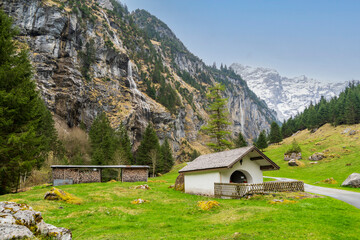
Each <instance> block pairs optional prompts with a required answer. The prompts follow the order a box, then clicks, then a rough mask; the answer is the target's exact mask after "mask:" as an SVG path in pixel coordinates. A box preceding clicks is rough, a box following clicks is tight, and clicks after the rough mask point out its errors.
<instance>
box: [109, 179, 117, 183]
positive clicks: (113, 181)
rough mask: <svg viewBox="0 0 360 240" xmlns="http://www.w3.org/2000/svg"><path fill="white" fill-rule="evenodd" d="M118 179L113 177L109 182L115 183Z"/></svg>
mask: <svg viewBox="0 0 360 240" xmlns="http://www.w3.org/2000/svg"><path fill="white" fill-rule="evenodd" d="M115 182H116V180H115V179H111V180H110V181H108V183H115Z"/></svg>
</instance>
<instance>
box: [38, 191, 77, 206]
mask: <svg viewBox="0 0 360 240" xmlns="http://www.w3.org/2000/svg"><path fill="white" fill-rule="evenodd" d="M44 199H45V200H59V201H64V202H67V203H71V204H81V203H82V200H81V199H80V198H78V197H75V196H74V195H72V194H70V193H68V192H65V191H63V190H61V189H58V188H54V187H53V188H51V190H50V191H49V192H47V193H45V196H44Z"/></svg>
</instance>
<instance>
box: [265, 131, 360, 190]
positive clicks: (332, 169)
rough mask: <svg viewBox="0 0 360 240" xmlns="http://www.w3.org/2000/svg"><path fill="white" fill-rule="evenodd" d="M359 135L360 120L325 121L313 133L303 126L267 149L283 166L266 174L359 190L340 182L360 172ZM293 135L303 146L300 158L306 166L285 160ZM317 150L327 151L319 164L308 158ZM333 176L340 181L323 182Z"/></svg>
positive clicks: (266, 151) (268, 153) (272, 157)
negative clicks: (336, 123) (354, 122)
mask: <svg viewBox="0 0 360 240" xmlns="http://www.w3.org/2000/svg"><path fill="white" fill-rule="evenodd" d="M351 130H354V131H355V132H353V133H355V134H353V135H350V131H351ZM359 137H360V124H357V125H341V126H337V127H333V126H331V125H330V124H326V125H324V126H322V127H321V128H319V129H318V130H317V131H316V132H314V133H311V132H310V131H309V130H303V131H301V132H298V133H297V134H295V135H294V136H292V137H289V138H286V139H285V140H283V141H282V142H281V143H280V144H279V145H272V146H270V147H268V148H267V149H266V150H265V154H266V155H267V156H269V157H270V159H272V160H273V161H275V162H276V163H277V164H278V165H279V166H280V167H281V168H280V170H279V171H271V172H265V173H264V175H267V176H276V177H288V178H294V179H298V180H303V181H305V182H306V183H309V184H316V185H319V186H324V187H335V188H342V189H345V190H353V191H360V189H355V188H345V187H341V186H340V185H341V183H342V182H343V181H344V180H345V179H346V178H347V177H348V176H349V175H350V174H351V173H354V172H360V139H359ZM293 139H296V141H297V142H298V144H299V145H300V147H301V149H302V158H303V159H302V160H301V162H302V163H304V166H298V167H290V166H288V162H287V161H284V153H285V152H286V150H287V149H288V148H289V147H290V145H291V142H292V141H293ZM317 152H321V153H324V155H325V156H326V158H325V159H323V160H320V161H318V163H317V164H311V163H310V162H311V161H309V160H308V159H309V156H311V155H312V154H314V153H317ZM331 177H332V178H334V179H335V180H336V181H337V184H325V183H323V182H321V181H322V180H325V179H327V178H331Z"/></svg>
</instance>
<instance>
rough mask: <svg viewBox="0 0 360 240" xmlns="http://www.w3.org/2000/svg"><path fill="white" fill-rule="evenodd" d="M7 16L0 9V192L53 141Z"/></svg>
mask: <svg viewBox="0 0 360 240" xmlns="http://www.w3.org/2000/svg"><path fill="white" fill-rule="evenodd" d="M16 35H17V31H16V30H15V29H14V28H13V27H12V21H11V19H10V18H9V17H8V16H7V15H6V14H5V13H4V12H3V11H2V10H0V194H3V193H7V192H10V191H13V190H17V188H18V186H19V180H20V178H21V177H22V176H25V175H28V174H29V173H30V172H31V170H32V169H34V168H35V167H40V166H41V165H42V163H43V161H44V159H45V158H46V157H47V153H48V152H49V151H50V150H52V149H53V146H55V145H56V144H54V143H56V142H57V135H56V131H55V129H54V122H53V120H52V117H51V114H50V113H49V111H48V110H47V108H46V107H45V105H44V103H43V101H42V100H41V99H40V97H39V94H38V92H37V91H36V85H35V82H34V81H32V67H31V64H30V61H29V60H28V55H27V52H26V51H25V50H21V49H20V51H19V48H20V47H19V46H18V45H17V44H16V43H15V41H14V37H15V36H16Z"/></svg>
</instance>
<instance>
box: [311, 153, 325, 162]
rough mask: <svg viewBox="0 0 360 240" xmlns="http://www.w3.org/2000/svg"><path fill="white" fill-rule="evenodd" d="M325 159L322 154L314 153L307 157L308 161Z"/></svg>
mask: <svg viewBox="0 0 360 240" xmlns="http://www.w3.org/2000/svg"><path fill="white" fill-rule="evenodd" d="M324 158H325V155H324V154H323V153H314V154H313V155H311V156H310V157H309V160H310V161H320V160H322V159H324Z"/></svg>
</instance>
